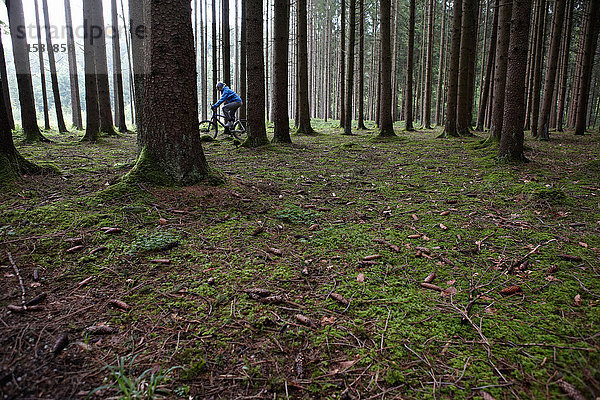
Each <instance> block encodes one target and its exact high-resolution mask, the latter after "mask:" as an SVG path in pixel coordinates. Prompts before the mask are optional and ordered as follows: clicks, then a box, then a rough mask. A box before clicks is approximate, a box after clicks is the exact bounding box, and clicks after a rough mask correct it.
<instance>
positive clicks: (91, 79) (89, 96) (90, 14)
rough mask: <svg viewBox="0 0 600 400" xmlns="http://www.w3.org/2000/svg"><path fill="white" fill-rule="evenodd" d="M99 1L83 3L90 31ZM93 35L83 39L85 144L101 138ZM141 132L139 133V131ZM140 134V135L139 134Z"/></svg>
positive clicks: (90, 0)
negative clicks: (95, 4)
mask: <svg viewBox="0 0 600 400" xmlns="http://www.w3.org/2000/svg"><path fill="white" fill-rule="evenodd" d="M94 1H97V0H84V1H83V24H84V26H86V27H87V28H88V29H89V27H91V26H93V25H94V5H93V2H94ZM94 40H96V39H94V37H93V36H92V35H91V34H88V35H85V37H84V39H83V62H84V71H85V114H86V117H85V121H86V122H85V125H86V126H85V134H84V136H83V138H82V139H81V140H82V141H84V142H95V141H97V140H98V138H99V137H100V105H99V103H98V79H97V78H96V56H95V50H96V46H94V43H93V41H94ZM138 132H139V131H138ZM138 134H139V133H138Z"/></svg>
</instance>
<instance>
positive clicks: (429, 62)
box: [423, 0, 435, 129]
mask: <svg viewBox="0 0 600 400" xmlns="http://www.w3.org/2000/svg"><path fill="white" fill-rule="evenodd" d="M427 14H428V15H427V21H428V23H427V25H428V29H427V59H426V61H425V63H426V66H425V99H424V102H423V105H424V107H425V115H424V118H423V121H424V126H425V129H431V79H432V73H433V41H434V38H433V25H434V23H435V18H434V14H435V1H434V0H429V8H428V12H427Z"/></svg>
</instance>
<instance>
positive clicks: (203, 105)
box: [199, 0, 244, 120]
mask: <svg viewBox="0 0 600 400" xmlns="http://www.w3.org/2000/svg"><path fill="white" fill-rule="evenodd" d="M204 1H205V0H200V6H199V7H200V10H199V23H200V82H201V85H200V90H201V92H200V99H201V101H200V115H202V119H203V120H204V119H206V118H208V90H207V87H206V75H207V72H206V67H207V60H206V58H207V57H206V47H207V46H206V37H205V36H206V35H205V31H206V30H205V28H204V15H203V13H204V12H206V7H203V6H202V4H203V3H204ZM237 89H238V90H239V87H238V88H237ZM240 108H241V109H244V106H242V107H240ZM240 115H241V110H240Z"/></svg>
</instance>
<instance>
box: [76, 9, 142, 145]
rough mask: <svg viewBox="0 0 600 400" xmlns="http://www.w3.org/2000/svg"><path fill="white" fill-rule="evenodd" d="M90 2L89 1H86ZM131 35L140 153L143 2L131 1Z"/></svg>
mask: <svg viewBox="0 0 600 400" xmlns="http://www.w3.org/2000/svg"><path fill="white" fill-rule="evenodd" d="M85 1H88V0H85ZM129 33H130V37H131V59H132V61H133V81H134V96H135V122H136V128H137V137H138V152H139V151H141V147H140V138H141V137H142V136H143V130H144V128H143V127H144V124H143V122H144V116H143V110H144V78H145V75H146V73H145V70H146V67H145V65H146V63H145V56H144V48H145V46H146V40H147V39H146V25H145V23H144V2H143V0H129Z"/></svg>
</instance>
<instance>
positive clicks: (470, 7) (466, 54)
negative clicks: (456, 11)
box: [456, 0, 477, 136]
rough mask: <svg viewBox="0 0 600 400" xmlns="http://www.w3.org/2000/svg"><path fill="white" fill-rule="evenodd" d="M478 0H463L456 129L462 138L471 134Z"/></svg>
mask: <svg viewBox="0 0 600 400" xmlns="http://www.w3.org/2000/svg"><path fill="white" fill-rule="evenodd" d="M476 15H477V4H476V0H463V15H462V21H461V22H462V26H461V31H462V32H461V41H460V60H459V67H458V94H457V108H456V113H457V115H456V129H457V131H458V133H459V135H461V136H468V135H470V134H471V122H472V118H473V117H472V112H471V111H472V110H471V105H472V104H473V91H472V90H471V81H472V80H473V78H474V77H475V68H474V65H473V60H474V58H475V51H474V50H475V47H476V41H474V40H473V38H475V37H476V35H477V21H476Z"/></svg>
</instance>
